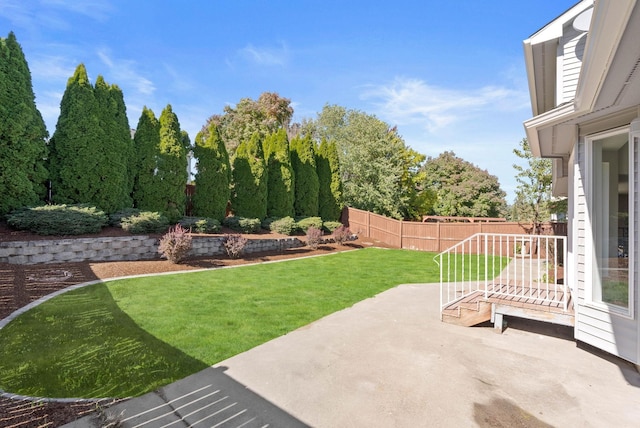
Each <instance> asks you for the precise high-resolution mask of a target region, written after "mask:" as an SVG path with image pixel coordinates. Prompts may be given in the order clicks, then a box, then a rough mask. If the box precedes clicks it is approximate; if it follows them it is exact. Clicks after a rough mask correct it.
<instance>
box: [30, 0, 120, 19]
mask: <svg viewBox="0 0 640 428" xmlns="http://www.w3.org/2000/svg"><path fill="white" fill-rule="evenodd" d="M41 2H42V5H44V6H53V7H54V8H58V9H62V10H63V11H65V12H73V13H77V14H79V15H84V16H86V17H89V18H92V19H95V20H96V21H101V22H104V21H106V20H107V18H108V17H109V15H110V14H111V11H112V10H113V7H112V5H111V4H110V3H109V2H108V1H107V0H81V1H78V0H41Z"/></svg>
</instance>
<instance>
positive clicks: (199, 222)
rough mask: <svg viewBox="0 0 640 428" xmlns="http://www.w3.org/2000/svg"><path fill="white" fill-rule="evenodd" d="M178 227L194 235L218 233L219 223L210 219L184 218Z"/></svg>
mask: <svg viewBox="0 0 640 428" xmlns="http://www.w3.org/2000/svg"><path fill="white" fill-rule="evenodd" d="M180 225H181V226H182V227H184V228H186V229H190V230H191V231H192V232H196V233H218V232H220V222H219V221H218V220H216V219H215V218H211V217H184V218H183V219H182V220H180Z"/></svg>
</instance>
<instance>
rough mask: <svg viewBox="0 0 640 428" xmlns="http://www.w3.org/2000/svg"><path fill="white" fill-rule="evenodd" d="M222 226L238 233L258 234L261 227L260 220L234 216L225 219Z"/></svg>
mask: <svg viewBox="0 0 640 428" xmlns="http://www.w3.org/2000/svg"><path fill="white" fill-rule="evenodd" d="M222 224H224V225H225V226H227V227H228V228H229V229H232V230H235V231H236V232H240V233H258V232H259V231H260V226H261V222H260V219H257V218H244V217H236V216H230V217H227V218H225V219H224V221H223V222H222Z"/></svg>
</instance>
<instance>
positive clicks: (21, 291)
mask: <svg viewBox="0 0 640 428" xmlns="http://www.w3.org/2000/svg"><path fill="white" fill-rule="evenodd" d="M123 235H128V233H127V232H124V231H122V229H118V228H113V229H105V230H103V232H102V233H100V234H97V235H87V236H89V237H96V236H123ZM264 235H269V234H268V233H266V234H262V235H260V236H255V235H253V236H250V237H254V238H255V237H260V238H265V236H264ZM277 237H280V236H277V235H276V236H274V238H277ZM58 238H62V237H58ZM64 238H70V237H64ZM42 239H56V238H55V237H53V238H52V237H50V236H39V235H32V234H29V233H27V232H22V231H20V232H16V231H12V230H10V229H8V228H7V227H6V226H5V225H2V224H0V242H2V241H27V240H42ZM347 245H348V246H347V247H343V246H339V245H337V244H334V243H327V244H323V245H321V246H320V247H318V249H317V250H312V249H311V248H309V247H303V248H295V249H288V250H284V251H282V252H277V253H256V254H249V255H247V256H246V257H244V258H241V259H229V258H228V257H216V258H194V259H190V260H187V261H186V262H184V263H182V264H178V265H176V264H173V263H171V262H169V261H167V260H161V259H158V260H145V261H126V262H103V263H97V262H95V263H94V262H82V263H64V264H39V265H14V264H6V263H0V319H4V318H5V317H7V316H8V315H9V314H11V313H12V312H14V311H15V310H17V309H19V308H21V307H23V306H25V305H27V304H28V303H30V302H33V301H34V300H37V299H39V298H40V297H43V296H46V295H48V294H50V293H53V292H54V291H57V290H60V289H63V288H66V287H69V286H71V285H75V284H80V283H83V282H87V281H93V280H97V279H107V278H115V277H121V276H128V275H137V274H148V273H160V272H172V271H184V270H193V269H203V268H216V267H222V266H231V265H239V264H248V263H259V262H265V261H272V260H281V259H288V258H295V257H304V256H312V255H320V254H328V253H331V252H336V251H341V250H344V249H355V248H362V247H365V246H381V247H386V245H384V244H383V243H380V242H377V241H376V242H373V241H371V240H367V239H360V240H358V241H355V242H350V243H348V244H347ZM110 404H112V402H101V403H95V402H88V403H87V402H82V403H60V402H46V401H44V402H42V401H41V402H34V401H31V400H19V399H10V398H3V397H0V427H16V428H17V427H21V428H22V427H58V426H61V425H64V424H65V423H68V422H71V421H74V420H76V419H78V418H80V417H82V416H83V415H86V414H88V413H91V412H93V411H95V410H97V409H98V406H100V407H102V406H108V405H110Z"/></svg>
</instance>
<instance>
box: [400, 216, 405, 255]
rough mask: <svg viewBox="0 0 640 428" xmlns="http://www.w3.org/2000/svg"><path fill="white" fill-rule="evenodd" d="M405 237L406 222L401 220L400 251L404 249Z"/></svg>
mask: <svg viewBox="0 0 640 428" xmlns="http://www.w3.org/2000/svg"><path fill="white" fill-rule="evenodd" d="M403 237H404V221H402V220H400V249H402V248H404V247H403V246H402V244H403V242H402V241H403V239H402V238H403Z"/></svg>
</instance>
